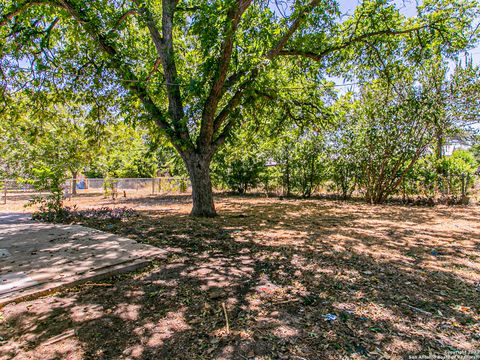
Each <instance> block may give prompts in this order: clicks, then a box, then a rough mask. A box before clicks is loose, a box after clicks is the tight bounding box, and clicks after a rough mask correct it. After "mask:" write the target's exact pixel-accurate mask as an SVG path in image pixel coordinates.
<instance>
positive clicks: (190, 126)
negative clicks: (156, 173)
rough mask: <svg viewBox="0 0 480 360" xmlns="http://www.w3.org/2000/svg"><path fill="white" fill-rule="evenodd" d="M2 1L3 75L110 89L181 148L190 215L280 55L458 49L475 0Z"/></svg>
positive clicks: (361, 58)
mask: <svg viewBox="0 0 480 360" xmlns="http://www.w3.org/2000/svg"><path fill="white" fill-rule="evenodd" d="M0 6H1V7H0V26H1V29H0V31H1V32H0V35H1V37H2V38H3V39H4V43H3V45H2V47H1V49H2V50H1V51H2V64H1V65H2V74H3V81H4V83H5V85H6V86H10V87H14V88H18V87H20V86H25V84H27V85H26V86H27V87H29V88H31V89H35V88H37V89H38V88H42V87H58V88H66V87H71V86H72V84H73V89H75V90H76V91H79V90H80V89H84V88H88V89H94V90H95V91H96V92H97V93H98V95H99V96H106V94H109V93H114V94H115V96H116V98H117V99H118V101H119V108H121V112H124V113H130V114H133V116H134V117H136V118H137V119H138V120H141V121H145V122H149V123H153V124H155V127H156V128H157V129H160V130H161V131H162V132H163V133H164V134H165V135H166V136H167V137H168V139H169V140H170V141H171V142H172V144H173V146H174V147H175V148H176V150H177V151H178V152H179V154H180V155H181V157H182V159H183V161H184V162H185V165H186V167H187V169H188V172H189V175H190V179H191V182H192V189H193V194H192V195H193V209H192V215H198V216H213V215H215V207H214V203H213V195H212V186H211V181H210V174H209V171H210V170H209V167H210V162H211V159H212V156H213V155H214V153H215V152H216V151H217V149H218V148H219V147H220V146H221V145H222V144H223V143H224V142H225V140H226V139H227V138H228V137H229V136H230V134H231V132H232V131H234V129H235V127H236V126H239V125H240V124H241V123H242V109H243V106H244V105H245V104H247V103H251V102H252V101H255V100H256V98H257V97H258V96H259V95H258V92H257V91H256V90H258V89H260V90H264V89H265V88H268V87H269V88H275V86H276V83H275V79H276V78H277V77H276V76H275V74H276V72H278V71H281V70H282V68H283V67H284V66H296V67H297V68H298V71H311V69H312V68H314V69H316V72H317V75H316V77H317V78H318V79H321V78H322V76H323V74H324V73H325V70H326V69H331V68H332V66H334V65H336V64H338V63H340V62H343V63H345V61H347V62H349V63H351V64H353V65H355V64H358V63H363V62H365V63H368V61H369V57H370V56H371V55H374V54H377V53H378V52H380V53H381V52H382V51H386V49H388V51H395V49H401V50H400V51H401V52H404V53H405V54H407V56H411V57H412V58H416V57H422V56H425V55H427V56H428V52H429V51H430V50H429V49H430V45H431V44H434V45H436V46H435V47H432V49H441V51H446V52H455V51H458V50H460V49H464V48H465V47H467V46H468V44H469V41H470V40H471V39H472V34H473V32H474V31H475V29H474V26H472V20H473V19H474V18H475V17H476V15H477V3H476V1H473V0H471V1H469V0H462V1H454V0H435V1H432V0H425V1H423V4H422V5H421V6H419V7H418V16H417V17H415V18H410V19H408V18H405V17H404V16H402V15H401V13H400V11H399V10H398V9H397V8H396V7H395V5H393V4H392V3H391V2H389V1H387V0H367V1H363V2H362V3H361V4H360V5H359V6H357V8H356V10H355V13H354V14H353V15H351V16H348V17H344V16H342V14H340V12H339V8H338V4H337V3H336V1H334V0H292V1H268V0H257V1H252V0H198V1H193V0H162V1H160V0H131V1H128V0H95V1H93V0H88V1H87V0H36V1H26V0H2V2H1V5H0ZM385 44H387V45H385ZM439 44H440V45H441V46H438V45H439ZM109 98H110V97H109ZM120 99H121V100H120ZM120 101H124V102H123V104H128V106H126V105H120Z"/></svg>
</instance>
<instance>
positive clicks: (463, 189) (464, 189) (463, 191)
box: [461, 173, 467, 198]
mask: <svg viewBox="0 0 480 360" xmlns="http://www.w3.org/2000/svg"><path fill="white" fill-rule="evenodd" d="M461 178H462V198H464V197H465V195H466V188H467V187H466V186H465V185H466V184H465V173H462V176H461Z"/></svg>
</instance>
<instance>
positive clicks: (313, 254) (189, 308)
mask: <svg viewBox="0 0 480 360" xmlns="http://www.w3.org/2000/svg"><path fill="white" fill-rule="evenodd" d="M73 203H78V205H79V207H80V208H88V207H92V206H95V207H100V206H112V203H111V201H110V200H102V199H101V198H100V197H94V196H86V197H82V198H80V199H77V200H73V201H72V202H70V203H67V205H72V204H73ZM216 203H217V210H218V211H219V214H220V216H218V217H217V218H214V219H193V218H190V217H189V216H188V212H189V210H190V199H189V197H188V196H186V195H179V196H169V197H165V196H162V197H158V196H150V197H145V198H129V197H127V198H120V199H119V200H117V201H116V203H115V205H113V206H117V207H118V206H127V207H132V208H134V209H136V213H137V214H138V216H135V217H131V218H126V219H122V220H117V221H105V220H85V221H84V222H83V223H84V224H86V225H88V226H91V227H95V228H98V229H102V230H106V231H109V232H113V233H118V234H121V235H125V236H127V237H130V238H132V239H135V240H137V241H139V242H143V243H148V244H152V245H155V246H159V247H162V248H165V249H168V250H169V251H170V255H169V256H168V260H166V261H162V262H156V263H155V264H154V265H153V266H151V267H150V268H148V269H146V270H144V271H142V272H138V273H134V274H129V275H122V276H118V277H115V278H111V279H108V280H105V281H101V282H97V283H87V284H85V285H83V286H80V287H78V288H76V289H72V290H70V291H66V292H62V293H56V294H52V295H51V296H48V297H44V298H41V299H37V300H34V301H28V302H23V303H20V304H11V305H7V306H6V307H5V308H3V309H1V310H0V359H10V358H16V359H64V358H65V359H254V358H255V359H338V358H348V359H350V358H352V359H371V358H373V359H377V358H378V359H380V358H402V357H406V356H409V355H412V356H413V355H418V354H424V355H426V354H436V355H444V356H446V355H448V354H453V352H454V351H462V354H464V355H465V356H471V357H470V358H473V359H475V358H480V352H479V350H478V349H480V313H479V311H480V225H479V222H478V219H479V216H480V208H479V207H441V206H438V207H434V208H428V207H405V206H398V205H385V206H371V205H366V204H363V203H356V202H340V201H338V202H337V201H329V200H279V199H276V198H262V197H228V196H217V198H216ZM0 210H1V208H0ZM227 324H228V325H227ZM411 358H413V357H411ZM466 358H467V357H466Z"/></svg>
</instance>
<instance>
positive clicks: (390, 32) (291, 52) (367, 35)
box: [278, 24, 431, 61]
mask: <svg viewBox="0 0 480 360" xmlns="http://www.w3.org/2000/svg"><path fill="white" fill-rule="evenodd" d="M429 26H431V24H426V25H423V26H416V27H413V28H410V29H404V30H392V29H385V30H379V31H372V32H369V33H365V34H363V35H360V36H357V37H353V38H350V39H348V40H347V41H345V42H342V43H341V44H338V45H334V46H331V47H329V48H327V49H325V50H323V51H321V52H319V53H316V52H312V51H304V50H296V49H286V50H281V51H279V52H278V55H284V56H302V57H306V58H310V59H312V60H315V61H322V60H323V59H324V58H325V57H326V56H327V55H329V54H330V53H332V52H334V51H338V50H343V49H345V48H347V47H349V46H350V45H353V44H355V43H358V42H363V41H365V40H367V39H369V38H372V37H375V36H380V35H391V36H396V35H403V34H408V33H412V32H417V31H419V30H422V29H425V28H427V27H429Z"/></svg>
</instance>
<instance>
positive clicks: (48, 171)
mask: <svg viewBox="0 0 480 360" xmlns="http://www.w3.org/2000/svg"><path fill="white" fill-rule="evenodd" d="M33 175H34V178H33V180H29V181H28V182H29V183H31V184H32V185H33V186H34V188H35V190H36V191H38V192H39V193H40V194H39V195H36V196H34V197H33V198H32V199H31V200H30V201H29V203H28V204H27V205H26V206H33V205H39V207H38V210H37V211H36V212H34V214H33V218H34V219H41V220H47V221H59V220H60V219H61V218H62V217H63V213H64V209H63V196H64V194H63V193H64V184H65V180H66V177H65V172H64V171H63V170H61V169H56V168H51V167H48V166H40V167H37V168H34V169H33Z"/></svg>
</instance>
